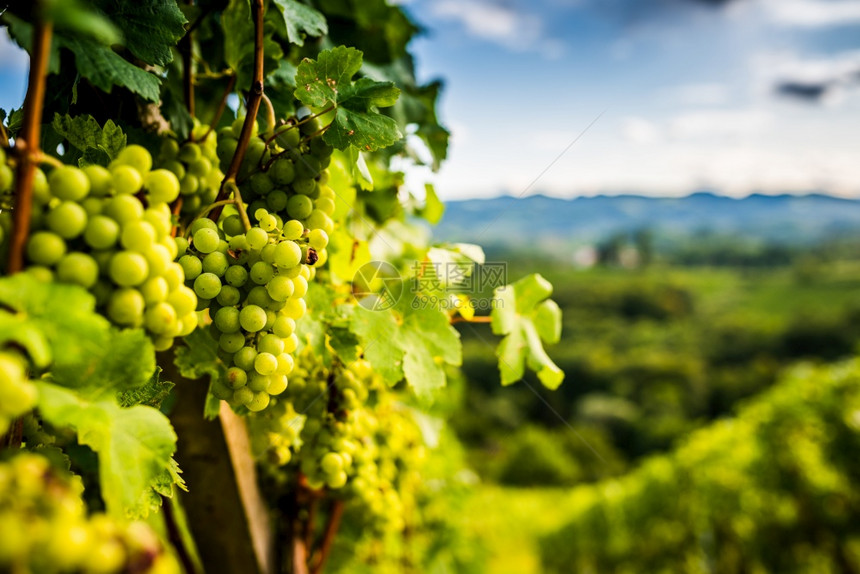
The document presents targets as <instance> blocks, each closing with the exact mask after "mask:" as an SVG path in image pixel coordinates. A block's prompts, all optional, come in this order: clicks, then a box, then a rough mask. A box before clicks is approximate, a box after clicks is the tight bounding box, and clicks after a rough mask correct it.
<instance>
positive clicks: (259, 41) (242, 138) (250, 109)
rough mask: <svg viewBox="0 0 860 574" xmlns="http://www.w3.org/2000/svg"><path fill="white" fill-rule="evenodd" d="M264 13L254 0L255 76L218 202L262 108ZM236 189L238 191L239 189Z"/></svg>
mask: <svg viewBox="0 0 860 574" xmlns="http://www.w3.org/2000/svg"><path fill="white" fill-rule="evenodd" d="M264 14H265V7H264V6H263V0H253V1H252V2H251V15H252V16H253V19H254V77H253V80H252V81H251V91H250V92H249V93H248V102H247V104H246V106H245V108H246V110H247V114H246V115H245V123H243V124H242V133H241V134H240V135H239V142H238V143H237V144H236V152H235V153H234V154H233V159H232V160H231V161H230V167H228V168H227V173H226V174H224V181H222V182H221V190H220V191H219V192H218V197H216V198H215V201H216V202H218V201H223V200H225V199H227V197H228V196H229V194H230V191H231V189H230V185H229V184H230V183H232V184H234V187H235V183H236V176H237V175H238V174H239V168H240V167H242V160H243V159H245V151H246V150H247V149H248V143H249V142H250V141H251V137H252V135H253V134H252V132H253V131H254V122H255V121H256V119H257V112H258V111H259V110H260V102H261V101H262V100H263V16H264ZM236 191H237V192H238V189H237V190H236ZM237 198H238V196H237ZM220 215H221V208H215V209H213V210H212V211H211V212H210V213H209V219H211V220H212V221H218V217H219V216H220ZM246 217H247V216H246Z"/></svg>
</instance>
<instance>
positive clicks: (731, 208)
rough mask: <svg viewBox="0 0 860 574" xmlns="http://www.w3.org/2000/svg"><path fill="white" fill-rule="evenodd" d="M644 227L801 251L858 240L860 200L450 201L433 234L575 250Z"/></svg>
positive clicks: (663, 235) (666, 234) (665, 234)
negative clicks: (809, 246) (851, 237)
mask: <svg viewBox="0 0 860 574" xmlns="http://www.w3.org/2000/svg"><path fill="white" fill-rule="evenodd" d="M642 229H649V230H651V231H652V232H654V234H655V237H657V238H658V239H662V240H664V241H665V240H666V239H669V238H672V239H677V238H683V237H690V236H694V235H716V236H729V237H739V238H743V239H746V240H751V241H761V242H763V243H768V244H777V245H800V244H807V243H812V242H816V241H820V240H822V239H827V238H831V237H838V236H845V235H860V200H855V199H844V198H838V197H833V196H829V195H823V194H810V195H803V196H797V195H760V194H753V195H750V196H747V197H744V198H741V199H736V198H731V197H725V196H720V195H715V194H713V193H708V192H699V193H694V194H692V195H688V196H686V197H681V198H659V197H643V196H637V195H618V196H597V197H578V198H574V199H557V198H552V197H546V196H543V195H534V196H528V197H524V198H515V197H510V196H506V197H498V198H493V199H472V200H466V201H451V202H448V203H447V210H446V212H445V217H444V218H443V220H442V222H441V223H440V224H439V226H438V227H437V228H436V231H435V236H436V237H437V238H439V239H441V240H443V241H460V242H474V243H480V244H482V245H486V246H499V247H514V248H517V247H524V244H525V246H528V244H531V245H535V244H537V245H553V246H555V247H558V246H559V245H571V246H573V245H581V244H585V243H595V242H599V241H601V240H604V239H606V238H608V237H610V236H612V235H614V234H616V233H619V232H620V233H626V232H631V233H632V232H636V231H638V230H642Z"/></svg>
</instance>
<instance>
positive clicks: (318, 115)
mask: <svg viewBox="0 0 860 574" xmlns="http://www.w3.org/2000/svg"><path fill="white" fill-rule="evenodd" d="M333 109H334V106H333V105H332V106H329V107H327V108H326V109H324V110H321V111H319V112H317V113H315V114H312V115H310V116H308V117H306V118H305V119H303V120H300V121H298V122H296V123H294V124H289V125H288V126H284V129H282V130H280V131H276V132H275V133H273V134H272V135H271V136H269V137H268V138H266V144H270V143H272V141H274V140H275V138H277V137H278V136H279V135H281V134H285V133H287V132H288V131H290V130H291V129H294V128H297V127H299V126H300V125H302V124H306V123H308V122H309V121H311V120H314V119H316V118H318V117H320V116H322V115H324V114H327V113H329V112H330V111H332V110H333Z"/></svg>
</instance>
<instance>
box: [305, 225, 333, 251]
mask: <svg viewBox="0 0 860 574" xmlns="http://www.w3.org/2000/svg"><path fill="white" fill-rule="evenodd" d="M308 243H309V244H310V246H311V247H313V248H314V249H316V250H320V249H325V248H326V246H327V245H328V234H327V233H326V232H325V231H324V230H322V229H312V230H311V232H310V233H309V234H308Z"/></svg>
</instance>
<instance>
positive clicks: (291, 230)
mask: <svg viewBox="0 0 860 574" xmlns="http://www.w3.org/2000/svg"><path fill="white" fill-rule="evenodd" d="M304 232H305V226H304V225H302V222H301V221H298V220H296V219H291V220H290V221H287V222H286V223H285V224H284V237H285V238H286V239H292V240H293V241H295V240H296V239H299V238H300V237H301V236H302V235H303V234H304Z"/></svg>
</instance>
